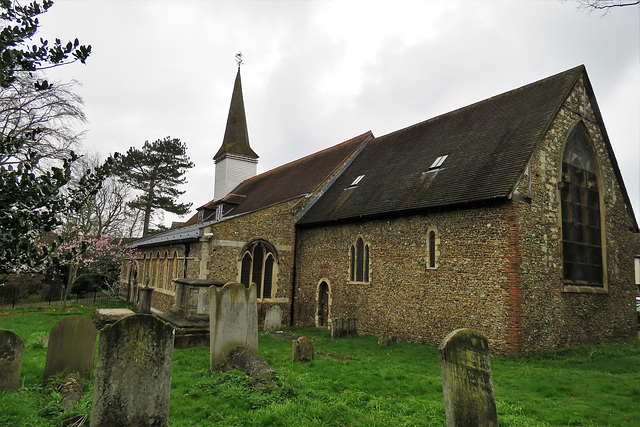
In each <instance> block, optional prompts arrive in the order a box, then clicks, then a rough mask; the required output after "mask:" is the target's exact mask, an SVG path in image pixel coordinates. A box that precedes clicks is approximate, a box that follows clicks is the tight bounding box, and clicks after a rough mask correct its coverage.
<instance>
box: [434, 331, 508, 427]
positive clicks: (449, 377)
mask: <svg viewBox="0 0 640 427" xmlns="http://www.w3.org/2000/svg"><path fill="white" fill-rule="evenodd" d="M440 369H441V371H442V389H443V391H444V405H445V410H446V414H447V426H448V427H452V426H456V427H460V426H464V427H467V426H496V427H497V426H498V413H497V410H496V402H495V398H494V395H493V379H492V376H491V361H490V359H489V343H488V342H487V339H486V338H485V337H484V336H483V335H482V334H480V333H478V332H476V331H473V330H471V329H457V330H455V331H453V332H452V333H450V334H449V335H448V336H447V337H446V338H445V339H444V341H443V342H442V344H441V345H440Z"/></svg>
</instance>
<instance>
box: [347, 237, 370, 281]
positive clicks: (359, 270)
mask: <svg viewBox="0 0 640 427" xmlns="http://www.w3.org/2000/svg"><path fill="white" fill-rule="evenodd" d="M369 253H370V247H369V244H368V243H365V242H364V240H362V237H358V239H357V240H356V241H355V243H354V244H352V245H351V250H350V253H349V255H350V262H349V279H350V280H351V281H352V282H360V283H369Z"/></svg>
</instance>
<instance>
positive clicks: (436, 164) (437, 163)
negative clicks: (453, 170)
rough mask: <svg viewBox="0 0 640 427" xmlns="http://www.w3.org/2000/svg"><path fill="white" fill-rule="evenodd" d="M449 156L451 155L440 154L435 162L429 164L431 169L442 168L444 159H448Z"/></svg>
mask: <svg viewBox="0 0 640 427" xmlns="http://www.w3.org/2000/svg"><path fill="white" fill-rule="evenodd" d="M447 157H449V155H448V154H445V155H443V156H440V157H438V158H437V159H435V160H434V161H433V163H432V164H431V166H429V170H430V171H431V170H434V169H440V166H442V164H443V163H444V161H445V160H447Z"/></svg>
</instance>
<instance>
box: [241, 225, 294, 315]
mask: <svg viewBox="0 0 640 427" xmlns="http://www.w3.org/2000/svg"><path fill="white" fill-rule="evenodd" d="M257 243H262V244H263V245H264V247H265V249H266V252H267V254H266V255H267V256H265V257H264V259H263V264H264V262H266V260H267V257H268V255H271V256H272V257H273V272H272V275H271V296H270V297H268V298H260V295H257V296H256V297H257V300H258V302H259V303H261V302H272V303H277V302H283V301H282V300H283V299H282V298H275V297H274V295H277V291H278V272H279V264H280V260H279V256H278V252H277V250H276V246H275V245H272V244H271V243H269V241H267V240H265V239H262V238H254V239H251V240H249V241H248V242H246V243H245V244H244V245H242V248H241V250H240V253H239V254H238V260H237V265H238V277H237V280H238V283H242V260H243V259H244V257H245V255H246V254H247V253H248V250H249V248H251V247H252V246H254V244H257ZM251 264H252V267H251V270H252V271H253V257H252V259H251ZM262 273H263V274H264V265H263V271H262ZM256 290H257V288H256ZM287 301H288V299H286V298H285V299H284V302H287Z"/></svg>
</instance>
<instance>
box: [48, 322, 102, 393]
mask: <svg viewBox="0 0 640 427" xmlns="http://www.w3.org/2000/svg"><path fill="white" fill-rule="evenodd" d="M97 335H98V330H97V329H96V327H95V325H94V324H93V322H92V321H91V319H89V318H88V317H85V316H80V315H75V314H74V315H71V316H67V317H64V318H63V319H61V320H59V321H58V323H56V324H55V325H54V326H53V328H52V329H51V333H50V334H49V346H48V347H47V361H46V362H45V365H44V380H45V381H46V380H48V379H49V378H50V377H52V376H54V375H56V374H65V375H66V374H70V373H72V372H77V373H79V374H80V376H81V377H82V378H87V379H89V378H91V376H92V375H93V359H94V355H95V349H96V336H97Z"/></svg>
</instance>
